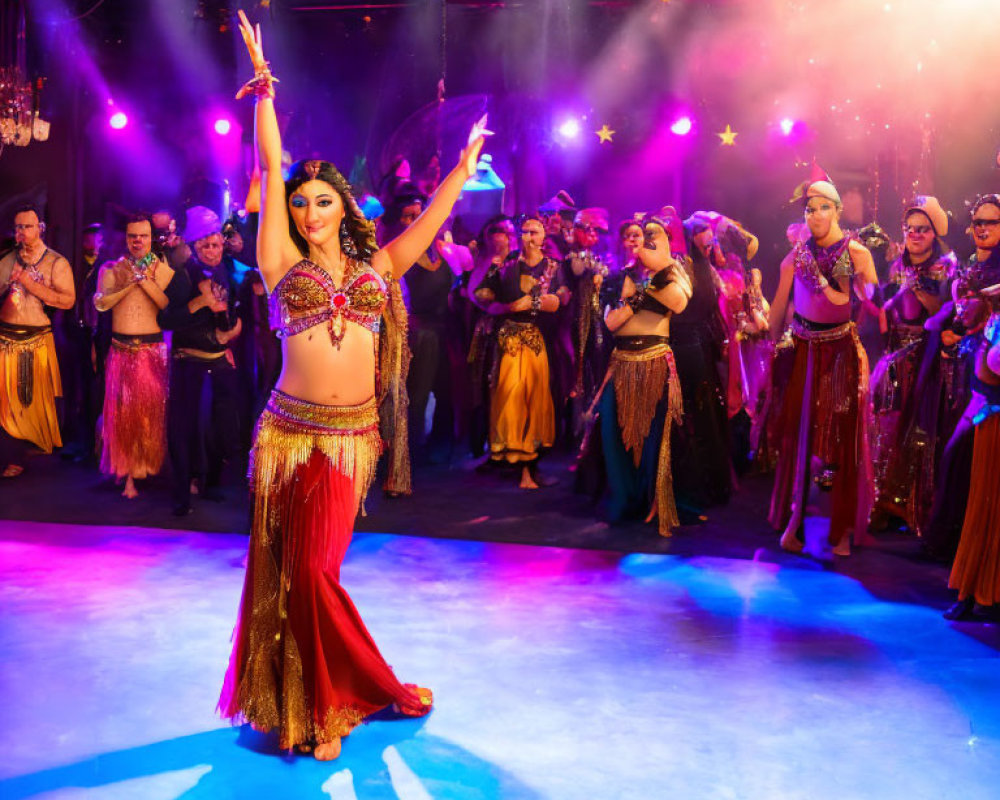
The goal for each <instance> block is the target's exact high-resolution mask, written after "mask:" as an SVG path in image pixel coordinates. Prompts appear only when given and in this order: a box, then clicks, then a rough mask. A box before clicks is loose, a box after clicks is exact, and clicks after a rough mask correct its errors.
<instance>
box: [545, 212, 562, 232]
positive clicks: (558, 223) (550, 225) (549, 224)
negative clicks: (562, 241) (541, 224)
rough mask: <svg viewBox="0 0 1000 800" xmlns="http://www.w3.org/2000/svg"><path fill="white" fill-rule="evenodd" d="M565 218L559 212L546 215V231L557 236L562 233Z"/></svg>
mask: <svg viewBox="0 0 1000 800" xmlns="http://www.w3.org/2000/svg"><path fill="white" fill-rule="evenodd" d="M562 229H563V219H562V217H561V216H560V215H559V214H546V215H545V232H546V233H547V234H548V235H549V236H556V235H557V234H560V233H562Z"/></svg>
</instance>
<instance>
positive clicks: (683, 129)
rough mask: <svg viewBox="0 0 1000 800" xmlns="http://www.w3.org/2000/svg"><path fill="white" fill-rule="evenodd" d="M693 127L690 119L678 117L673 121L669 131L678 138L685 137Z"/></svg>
mask: <svg viewBox="0 0 1000 800" xmlns="http://www.w3.org/2000/svg"><path fill="white" fill-rule="evenodd" d="M693 127H694V123H693V122H692V121H691V117H680V118H678V119H676V120H674V123H673V124H672V125H671V126H670V131H671V133H675V134H677V135H678V136H687V135H688V134H689V133H691V129H692V128H693Z"/></svg>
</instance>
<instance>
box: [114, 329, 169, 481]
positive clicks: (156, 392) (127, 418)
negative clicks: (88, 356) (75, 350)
mask: <svg viewBox="0 0 1000 800" xmlns="http://www.w3.org/2000/svg"><path fill="white" fill-rule="evenodd" d="M167 364H168V361H167V346H166V344H164V342H163V334H162V333H155V334H146V335H141V336H126V335H122V334H117V333H115V334H112V340H111V352H110V353H109V354H108V360H107V366H106V378H105V393H104V415H103V419H104V423H103V427H102V441H103V444H102V446H101V472H103V473H105V474H106V475H115V476H116V477H119V478H124V477H125V476H126V475H131V476H132V477H133V478H145V477H147V476H149V475H155V474H156V473H157V472H159V471H160V468H161V467H162V466H163V459H164V456H165V454H166V449H167V424H166V419H167V371H168V369H167Z"/></svg>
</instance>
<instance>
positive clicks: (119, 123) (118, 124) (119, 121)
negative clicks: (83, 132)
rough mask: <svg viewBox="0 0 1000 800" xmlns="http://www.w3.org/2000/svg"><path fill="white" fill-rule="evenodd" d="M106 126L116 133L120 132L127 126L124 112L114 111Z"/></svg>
mask: <svg viewBox="0 0 1000 800" xmlns="http://www.w3.org/2000/svg"><path fill="white" fill-rule="evenodd" d="M108 125H110V126H111V127H112V128H114V129H115V130H116V131H120V130H121V129H122V128H124V127H125V126H126V125H128V117H126V116H125V112H124V111H116V112H115V113H114V114H112V115H111V118H110V119H109V120H108Z"/></svg>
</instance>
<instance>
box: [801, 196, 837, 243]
mask: <svg viewBox="0 0 1000 800" xmlns="http://www.w3.org/2000/svg"><path fill="white" fill-rule="evenodd" d="M805 218H806V225H808V226H809V232H810V233H811V234H812V235H813V238H815V239H824V238H826V237H827V236H828V235H829V234H830V231H831V230H832V229H833V226H834V225H836V224H837V223H838V221H839V220H840V209H838V208H837V204H836V203H834V202H833V200H829V199H827V198H826V197H810V198H809V201H808V202H807V203H806V211H805Z"/></svg>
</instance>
